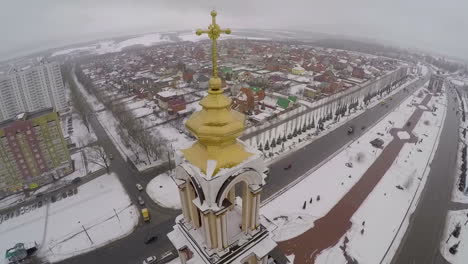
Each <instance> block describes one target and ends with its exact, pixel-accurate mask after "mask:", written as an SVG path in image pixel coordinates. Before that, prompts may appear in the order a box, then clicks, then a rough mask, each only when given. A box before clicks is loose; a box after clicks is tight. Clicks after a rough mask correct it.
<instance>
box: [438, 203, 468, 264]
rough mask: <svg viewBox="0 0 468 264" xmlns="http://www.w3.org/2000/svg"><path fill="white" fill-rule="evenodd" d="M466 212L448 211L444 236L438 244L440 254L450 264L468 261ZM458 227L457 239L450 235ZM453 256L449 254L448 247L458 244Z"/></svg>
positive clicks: (467, 212) (467, 219) (467, 221)
mask: <svg viewBox="0 0 468 264" xmlns="http://www.w3.org/2000/svg"><path fill="white" fill-rule="evenodd" d="M467 223H468V210H459V211H449V212H448V214H447V219H446V223H445V228H444V235H443V236H442V241H441V242H440V252H441V253H442V256H443V257H444V258H445V259H446V260H447V261H448V262H450V263H452V264H465V263H466V262H467V261H466V260H467V259H468V226H467ZM457 225H459V226H460V235H459V237H458V238H456V237H454V236H453V235H452V232H453V231H454V230H455V228H456V226H457ZM458 243H459V245H458V248H457V253H456V254H455V255H453V254H451V253H450V252H449V249H450V247H452V246H453V245H455V244H458Z"/></svg>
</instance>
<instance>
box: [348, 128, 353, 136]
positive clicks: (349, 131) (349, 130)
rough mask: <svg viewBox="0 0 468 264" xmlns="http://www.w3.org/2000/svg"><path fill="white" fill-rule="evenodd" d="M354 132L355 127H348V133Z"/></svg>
mask: <svg viewBox="0 0 468 264" xmlns="http://www.w3.org/2000/svg"><path fill="white" fill-rule="evenodd" d="M352 133H354V127H353V126H350V127H348V135H351V134H352Z"/></svg>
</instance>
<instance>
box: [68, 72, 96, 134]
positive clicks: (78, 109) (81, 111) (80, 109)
mask: <svg viewBox="0 0 468 264" xmlns="http://www.w3.org/2000/svg"><path fill="white" fill-rule="evenodd" d="M62 76H63V79H64V82H65V85H68V86H69V88H70V99H71V102H72V104H73V109H74V112H75V113H77V114H78V116H79V117H80V119H81V120H82V121H83V124H84V125H85V126H86V129H87V130H88V132H90V128H89V118H90V116H91V114H92V112H93V111H92V110H91V108H90V107H89V105H88V103H87V102H86V100H85V99H84V98H83V96H81V93H80V92H79V91H78V87H76V83H75V81H74V80H73V79H72V76H71V72H70V66H69V65H66V66H64V68H62Z"/></svg>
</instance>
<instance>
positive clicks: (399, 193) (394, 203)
mask: <svg viewBox="0 0 468 264" xmlns="http://www.w3.org/2000/svg"><path fill="white" fill-rule="evenodd" d="M428 105H429V106H432V105H436V106H437V107H438V110H437V111H436V112H435V114H436V115H435V116H434V115H433V113H432V112H424V113H423V115H422V117H421V119H420V121H419V122H418V124H417V125H416V127H415V129H414V130H413V134H414V135H415V136H417V137H418V138H420V139H423V141H422V142H421V143H418V144H405V145H404V146H403V148H402V150H401V151H400V154H399V155H398V157H397V158H396V160H395V161H394V163H393V164H392V166H391V167H390V169H389V170H388V171H387V172H386V173H385V175H384V177H383V178H382V180H381V181H380V182H379V183H378V185H377V186H376V187H375V188H374V190H373V191H372V192H371V193H370V194H369V196H368V197H367V199H366V201H365V202H364V203H363V205H362V206H361V207H360V208H359V209H358V211H357V212H356V213H355V214H354V215H353V217H352V218H351V222H352V227H351V229H350V230H349V231H348V232H347V233H346V234H345V235H344V236H343V237H342V238H341V240H340V242H339V243H338V244H337V245H335V246H334V247H332V248H329V249H327V250H326V251H324V252H322V254H320V255H319V256H318V258H317V261H316V263H344V262H343V261H340V260H341V259H342V258H343V251H342V249H341V248H340V246H343V242H344V240H345V237H346V238H347V239H348V240H349V241H348V242H347V244H346V249H347V250H346V252H347V254H348V255H349V256H351V257H352V258H354V259H355V260H356V261H357V262H359V263H390V262H391V260H392V257H393V255H394V253H395V252H396V250H397V249H398V246H399V243H400V241H401V239H402V237H403V235H404V233H405V231H406V228H407V227H408V224H409V216H410V215H411V213H412V212H413V211H414V210H415V209H416V206H417V201H418V200H419V196H420V194H421V191H422V190H423V187H424V184H425V183H426V180H427V175H428V174H429V171H430V166H429V165H428V164H429V163H430V162H431V160H432V158H433V155H434V153H435V150H436V149H437V146H438V140H439V135H440V132H441V130H442V127H443V122H444V119H445V111H446V97H445V95H444V96H441V97H433V98H432V99H431V101H430V102H429V103H428ZM427 122H428V123H427ZM382 208H385V210H382ZM376 211H379V213H378V214H376V213H375V212H376ZM381 261H382V262H381Z"/></svg>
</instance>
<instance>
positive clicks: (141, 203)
mask: <svg viewBox="0 0 468 264" xmlns="http://www.w3.org/2000/svg"><path fill="white" fill-rule="evenodd" d="M138 203H139V204H140V205H144V204H145V200H143V198H141V196H138Z"/></svg>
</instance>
